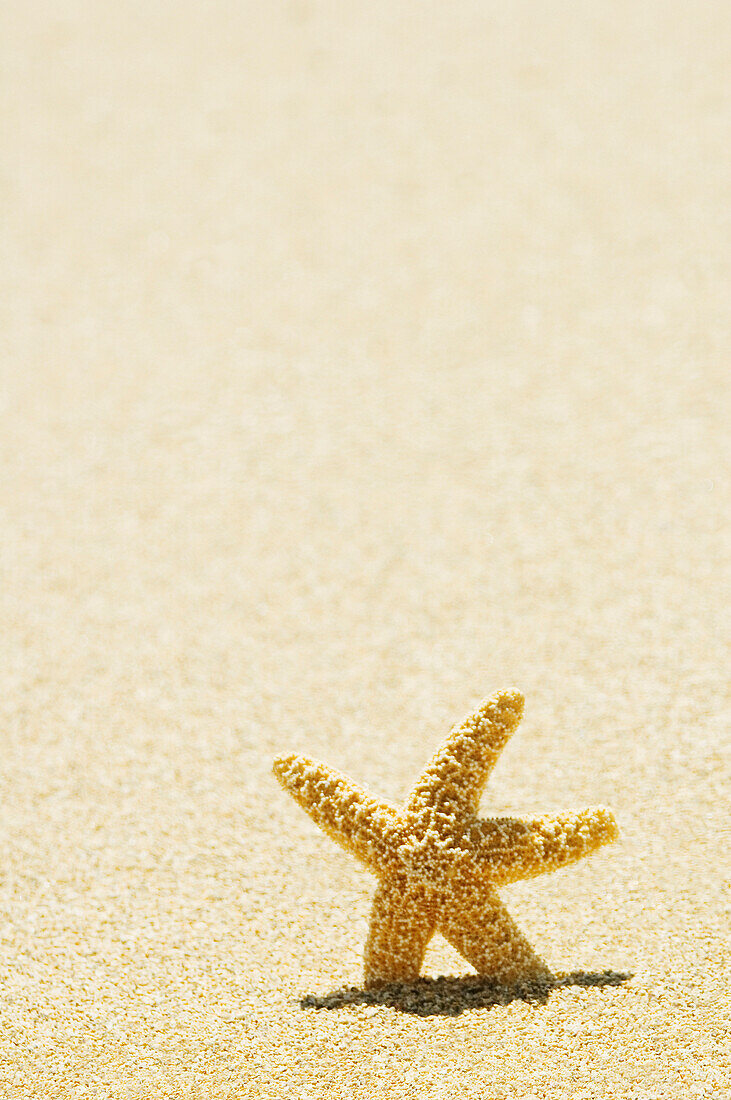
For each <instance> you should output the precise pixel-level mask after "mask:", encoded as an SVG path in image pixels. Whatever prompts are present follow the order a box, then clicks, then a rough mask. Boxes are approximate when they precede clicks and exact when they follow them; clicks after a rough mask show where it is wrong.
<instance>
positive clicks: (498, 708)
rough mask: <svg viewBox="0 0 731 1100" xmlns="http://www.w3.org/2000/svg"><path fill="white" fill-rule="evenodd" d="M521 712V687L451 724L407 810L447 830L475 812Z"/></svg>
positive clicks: (434, 825) (486, 701)
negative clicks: (450, 728)
mask: <svg viewBox="0 0 731 1100" xmlns="http://www.w3.org/2000/svg"><path fill="white" fill-rule="evenodd" d="M522 714H523V696H522V695H521V694H520V692H519V691H499V692H496V694H495V695H491V696H490V698H489V699H485V700H484V702H482V703H481V704H480V706H479V707H478V708H477V710H475V711H473V712H472V714H469V715H468V716H467V717H466V718H464V719H463V720H462V721H461V722H459V723H458V724H457V725H456V726H454V727H453V728H452V730H451V731H450V733H449V735H448V737H447V739H446V741H445V742H444V744H443V745H442V747H441V748H440V749H439V750H438V751H437V753H436V754H435V756H434V757H433V758H432V760H431V761H430V762H429V764H427V766H426V768H425V769H424V771H423V772H422V774H421V776H420V777H419V780H418V782H417V783H416V786H415V787H414V788H413V790H412V791H411V793H410V795H409V797H408V799H407V802H406V810H407V812H408V813H411V814H413V815H415V816H416V817H428V818H429V821H430V825H431V827H432V828H434V829H436V831H437V832H441V833H446V832H448V831H451V830H452V829H453V828H454V824H455V822H456V820H457V819H458V818H463V817H464V816H465V814H469V813H472V812H474V811H475V810H476V809H477V804H478V802H479V801H480V795H481V794H482V791H483V789H484V786H485V783H486V782H487V778H488V776H489V774H490V772H491V771H492V769H493V768H494V766H495V764H496V762H497V759H498V757H499V756H500V753H501V752H502V750H503V748H504V747H505V745H506V743H507V741H508V738H509V737H510V735H511V734H512V733H513V731H514V730H515V729H516V727H517V725H518V723H519V722H520V719H521V717H522Z"/></svg>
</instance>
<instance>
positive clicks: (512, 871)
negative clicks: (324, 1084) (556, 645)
mask: <svg viewBox="0 0 731 1100" xmlns="http://www.w3.org/2000/svg"><path fill="white" fill-rule="evenodd" d="M522 714H523V696H522V695H521V694H520V692H517V691H500V692H497V693H496V694H495V695H492V696H490V698H489V699H486V700H484V701H483V702H482V703H481V704H480V706H479V707H478V708H477V710H475V711H474V712H473V713H471V714H469V715H468V716H467V717H466V718H464V719H463V720H462V721H461V722H459V723H457V724H456V725H455V726H453V727H452V729H451V730H450V732H449V735H448V736H447V739H446V740H445V741H444V743H443V744H442V746H441V748H440V749H439V750H438V751H437V753H436V754H435V755H434V756H433V757H432V759H431V760H430V761H429V763H428V764H427V766H426V768H425V769H424V771H423V772H422V774H421V775H420V777H419V779H418V781H417V783H416V785H415V786H414V787H413V789H412V790H411V792H410V793H409V795H408V797H407V799H406V802H405V804H404V806H403V808H401V809H399V808H398V807H396V806H393V805H391V804H390V803H387V802H383V801H380V800H378V799H376V798H373V797H372V796H371V795H369V794H368V793H367V792H366V791H365V790H364V789H363V788H362V787H359V786H358V785H357V784H356V783H354V782H353V781H352V780H351V779H349V778H348V777H347V776H345V775H343V774H342V773H340V772H337V771H335V770H334V769H333V768H330V767H329V766H328V765H327V764H320V763H317V762H316V761H314V760H310V759H309V758H308V757H304V756H297V755H294V754H293V755H290V756H280V757H277V759H276V760H275V761H274V774H275V775H276V777H277V779H278V780H279V782H280V783H281V784H282V786H283V787H284V788H285V790H287V791H288V792H289V793H290V794H291V795H292V797H293V798H294V799H295V801H296V802H298V803H299V805H300V806H301V807H302V808H303V809H304V810H306V811H307V813H308V814H309V815H310V817H311V818H312V819H313V821H315V822H316V824H317V825H319V826H320V828H321V829H323V831H324V832H325V833H327V835H328V836H329V837H331V838H332V839H333V840H334V841H336V842H337V843H338V844H340V845H341V846H342V847H343V848H345V849H346V851H348V852H350V853H351V854H352V855H354V856H356V857H357V858H358V859H359V860H360V861H361V862H362V863H363V864H364V865H365V867H366V868H367V869H368V870H370V871H372V872H373V873H374V874H375V875H376V877H377V879H378V886H377V888H376V893H375V896H374V898H373V905H372V909H371V917H370V926H369V931H368V938H367V941H366V945H365V952H364V978H365V985H366V988H375V987H378V986H382V985H386V984H389V983H391V982H409V981H414V980H416V979H417V978H418V976H419V973H420V971H421V966H422V963H423V961H424V954H425V952H426V948H427V944H428V943H429V940H430V939H431V938H432V936H433V935H434V933H435V932H437V931H438V932H440V933H441V934H442V936H444V938H445V939H446V940H447V941H448V942H449V943H451V944H452V946H453V947H455V948H456V949H457V951H459V953H460V954H461V955H462V956H463V957H464V958H465V959H466V960H467V961H468V962H469V963H470V964H471V965H472V966H473V967H474V968H475V970H476V971H477V973H478V974H482V975H485V976H489V977H490V978H493V979H495V980H496V981H498V982H500V983H502V984H515V983H516V982H522V981H525V980H535V979H550V978H551V977H552V975H551V971H550V970H549V968H548V966H547V964H546V963H545V962H544V961H543V959H541V958H540V957H539V956H538V955H537V954H536V953H535V951H534V950H533V948H532V947H531V945H530V944H529V943H528V940H527V939H526V938H525V936H524V935H523V934H522V932H521V931H520V930H519V929H518V927H517V926H516V924H515V923H514V922H513V920H512V918H511V917H510V914H509V913H508V911H507V909H506V908H505V906H504V905H503V903H502V902H501V900H500V898H499V896H498V893H497V887H500V886H504V885H506V884H508V883H511V882H516V881H518V880H519V879H525V878H532V877H534V876H535V875H540V874H543V873H544V872H546V871H555V870H557V869H558V868H559V867H564V866H566V865H567V864H569V863H573V862H574V861H575V860H577V859H580V858H581V857H582V856H585V855H589V854H590V853H591V852H594V851H595V850H596V849H597V848H599V847H601V845H603V844H608V843H610V842H611V841H613V840H615V839H616V838H617V836H618V829H617V824H616V822H615V820H614V815H613V814H612V812H611V811H610V810H607V809H605V808H603V807H593V808H590V809H586V810H578V811H566V812H565V813H561V814H558V815H554V816H551V815H544V816H542V817H534V818H513V817H493V818H480V817H478V816H477V808H478V804H479V801H480V796H481V794H482V791H483V789H484V786H485V783H486V782H487V779H488V776H489V775H490V772H491V771H492V769H493V767H494V766H495V763H496V762H497V759H498V757H499V755H500V752H501V750H502V749H503V748H504V746H505V744H506V743H507V741H508V738H509V737H510V735H511V734H512V733H513V731H514V730H515V729H516V727H517V725H518V723H519V721H520V719H521V717H522Z"/></svg>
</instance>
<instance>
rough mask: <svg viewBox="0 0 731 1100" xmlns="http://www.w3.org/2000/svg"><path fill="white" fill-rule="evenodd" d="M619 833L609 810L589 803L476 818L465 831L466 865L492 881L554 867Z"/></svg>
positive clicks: (496, 882)
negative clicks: (539, 813) (531, 814)
mask: <svg viewBox="0 0 731 1100" xmlns="http://www.w3.org/2000/svg"><path fill="white" fill-rule="evenodd" d="M618 835H619V830H618V828H617V823H616V821H615V819H614V814H613V813H612V812H611V810H607V809H604V807H602V806H595V807H592V808H590V809H587V810H569V811H566V812H565V813H561V814H556V815H553V816H551V815H544V816H543V817H536V818H532V819H525V820H523V819H520V818H512V817H503V818H491V819H487V820H482V821H476V822H475V823H474V825H472V827H471V828H470V829H468V830H467V832H466V834H465V838H464V839H465V841H466V845H467V847H468V848H469V850H470V859H469V866H470V868H471V870H472V871H474V873H476V875H477V877H478V878H480V879H482V880H483V881H485V880H486V881H488V882H490V883H491V884H492V885H495V886H505V885H506V884H507V883H509V882H517V881H518V880H519V879H524V878H534V877H535V876H536V875H542V874H545V873H546V872H548V871H557V870H558V869H559V868H561V867H566V866H567V865H568V864H570V863H575V862H576V860H578V859H582V858H583V856H588V855H591V853H592V852H595V851H596V850H597V848H601V847H602V845H604V844H610V843H611V842H612V841H613V840H616V839H617V837H618Z"/></svg>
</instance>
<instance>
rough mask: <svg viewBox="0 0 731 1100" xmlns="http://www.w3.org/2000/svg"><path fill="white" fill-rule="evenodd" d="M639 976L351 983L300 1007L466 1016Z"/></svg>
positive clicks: (609, 974) (610, 972)
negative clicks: (512, 982)
mask: <svg viewBox="0 0 731 1100" xmlns="http://www.w3.org/2000/svg"><path fill="white" fill-rule="evenodd" d="M633 976H634V975H632V974H623V973H621V972H619V971H616V970H603V971H602V972H601V973H587V972H586V971H584V970H573V971H572V972H571V973H570V974H555V975H554V976H553V977H551V978H541V979H539V980H536V981H527V982H521V983H519V984H518V985H514V986H505V985H499V984H498V983H497V982H495V981H492V980H491V979H490V978H482V977H480V976H479V974H471V975H466V976H464V977H461V978H420V979H419V980H418V982H410V983H408V984H401V983H394V984H393V985H385V986H382V987H381V988H380V989H358V988H357V986H350V987H349V988H346V989H337V990H335V991H334V992H333V993H326V994H324V995H323V996H319V997H318V996H316V995H315V994H314V993H310V994H308V995H307V996H306V997H303V998H302V1000H301V1001H300V1008H318V1009H322V1008H326V1009H335V1008H347V1007H348V1006H349V1005H383V1006H386V1007H388V1008H395V1009H396V1010H397V1011H399V1012H409V1013H411V1014H412V1015H414V1016H461V1014H462V1013H463V1012H469V1011H470V1010H471V1009H475V1008H493V1007H494V1006H495V1005H507V1004H510V1002H511V1001H529V1002H531V1003H533V1004H539V1005H544V1004H547V1003H548V999H549V997H550V996H551V994H552V993H553V992H554V990H556V989H565V988H566V987H567V986H583V987H584V988H586V989H589V988H603V987H605V986H610V985H622V983H623V982H626V981H628V980H629V979H630V978H632V977H633Z"/></svg>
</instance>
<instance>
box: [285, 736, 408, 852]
mask: <svg viewBox="0 0 731 1100" xmlns="http://www.w3.org/2000/svg"><path fill="white" fill-rule="evenodd" d="M273 771H274V774H275V776H276V777H277V779H278V780H279V782H280V783H281V785H282V786H283V787H284V789H285V790H286V791H288V792H289V794H291V795H292V798H293V799H294V800H295V802H297V803H298V804H299V805H300V806H301V807H302V809H303V810H305V811H306V812H307V813H308V814H309V815H310V817H311V818H312V820H313V821H314V822H315V824H316V825H319V827H320V828H321V829H322V831H323V832H324V833H326V834H327V835H328V836H329V837H330V839H331V840H334V841H335V842H336V844H339V845H340V846H341V847H342V848H345V850H346V851H347V852H349V853H350V854H351V855H354V856H356V857H357V858H358V859H359V860H360V861H361V862H362V863H364V864H365V865H366V867H367V868H368V869H369V870H371V871H374V872H377V871H379V870H381V869H382V868H383V866H384V865H385V863H386V861H387V859H388V856H389V853H390V850H391V847H392V841H391V838H392V835H393V832H394V829H395V828H397V823H398V812H397V811H396V809H395V808H394V807H393V806H389V805H388V804H387V803H385V802H379V801H378V800H377V799H375V798H373V797H371V796H370V795H369V794H367V793H366V792H365V791H364V790H363V788H362V787H359V786H358V785H357V784H356V783H354V782H353V781H352V779H349V778H348V777H347V775H343V774H342V773H341V772H338V771H336V770H335V769H334V768H330V767H328V765H327V764H320V763H318V762H317V761H315V760H310V759H308V757H306V756H296V755H291V756H278V757H277V759H276V760H275V761H274V766H273Z"/></svg>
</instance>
